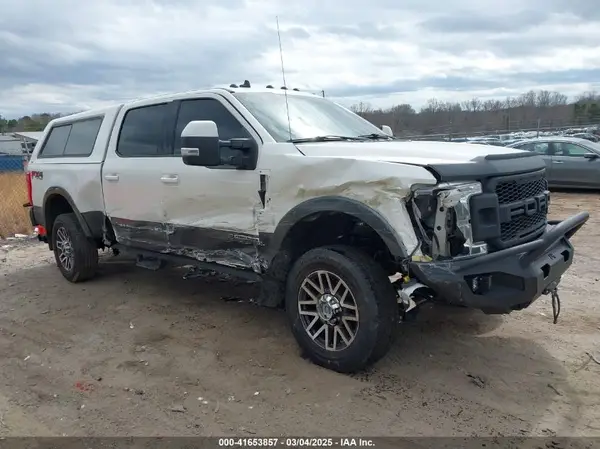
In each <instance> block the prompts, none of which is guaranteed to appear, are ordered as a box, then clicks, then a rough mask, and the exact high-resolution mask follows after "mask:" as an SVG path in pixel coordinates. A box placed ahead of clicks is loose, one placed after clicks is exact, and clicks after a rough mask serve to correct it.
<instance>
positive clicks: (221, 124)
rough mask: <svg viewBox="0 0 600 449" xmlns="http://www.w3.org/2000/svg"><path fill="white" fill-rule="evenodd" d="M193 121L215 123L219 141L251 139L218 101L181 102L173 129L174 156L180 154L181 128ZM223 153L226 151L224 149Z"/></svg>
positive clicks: (206, 99) (210, 99)
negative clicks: (210, 121)
mask: <svg viewBox="0 0 600 449" xmlns="http://www.w3.org/2000/svg"><path fill="white" fill-rule="evenodd" d="M194 120H212V121H213V122H215V123H216V124H217V129H218V130H219V139H221V140H229V139H236V138H252V136H251V135H250V134H249V133H248V131H247V130H246V128H244V126H243V125H242V124H241V123H240V122H239V121H238V120H237V119H236V118H235V117H234V116H233V115H232V114H231V112H229V111H228V110H227V108H226V107H225V106H224V105H223V103H221V102H220V101H218V100H215V99H212V98H204V99H199V100H184V101H182V102H181V107H180V108H179V115H178V117H177V125H176V127H175V144H174V149H175V154H181V132H182V131H183V128H185V127H186V125H187V124H188V123H189V122H191V121H194ZM223 151H226V149H225V148H224V149H223Z"/></svg>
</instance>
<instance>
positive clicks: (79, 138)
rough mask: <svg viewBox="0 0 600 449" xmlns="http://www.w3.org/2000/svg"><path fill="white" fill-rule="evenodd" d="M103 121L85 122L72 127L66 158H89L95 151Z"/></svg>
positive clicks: (66, 147) (66, 148) (76, 123)
mask: <svg viewBox="0 0 600 449" xmlns="http://www.w3.org/2000/svg"><path fill="white" fill-rule="evenodd" d="M100 125H102V119H100V118H97V119H92V120H83V121H81V122H75V123H73V125H71V134H69V139H68V140H67V145H66V146H65V152H64V155H65V156H89V155H90V154H92V151H94V145H95V144H96V138H97V137H98V131H100Z"/></svg>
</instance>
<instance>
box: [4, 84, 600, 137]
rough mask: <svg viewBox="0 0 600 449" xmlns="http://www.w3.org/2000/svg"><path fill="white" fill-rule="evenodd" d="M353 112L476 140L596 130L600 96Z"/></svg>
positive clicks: (552, 95) (15, 123)
mask: <svg viewBox="0 0 600 449" xmlns="http://www.w3.org/2000/svg"><path fill="white" fill-rule="evenodd" d="M351 109H352V110H353V111H354V112H356V113H358V114H359V115H361V116H363V117H364V118H366V119H367V120H369V121H370V122H372V123H373V124H375V125H377V126H381V125H389V126H390V127H391V128H392V130H393V131H394V134H395V135H397V136H410V135H434V134H439V135H461V134H465V135H466V134H472V135H474V134H489V133H505V132H511V131H519V130H531V129H537V128H540V129H548V128H561V127H568V126H582V125H597V124H600V93H597V92H584V93H583V94H581V95H579V96H577V97H576V98H575V99H574V101H572V102H569V101H568V98H567V96H566V95H563V94H561V93H560V92H551V91H547V90H539V91H534V90H532V91H529V92H526V93H524V94H522V95H519V96H516V97H508V98H506V99H504V100H481V99H479V98H472V99H470V100H467V101H463V102H448V101H440V100H438V99H436V98H432V99H430V100H428V101H427V103H426V104H425V105H424V106H423V107H421V108H420V109H419V110H418V111H417V110H416V109H415V108H413V106H411V105H410V104H399V105H397V106H393V107H391V108H388V109H380V108H379V109H378V108H373V107H372V106H371V105H369V104H368V103H365V102H360V103H358V104H355V105H353V106H352V107H351ZM61 115H64V114H55V113H47V112H44V113H38V114H32V115H25V116H23V117H20V118H13V119H6V118H3V117H2V116H0V133H3V132H19V131H43V130H44V128H45V127H46V125H47V124H48V122H49V121H50V120H53V119H55V118H57V117H60V116H61Z"/></svg>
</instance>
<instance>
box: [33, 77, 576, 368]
mask: <svg viewBox="0 0 600 449" xmlns="http://www.w3.org/2000/svg"><path fill="white" fill-rule="evenodd" d="M247 85H248V84H247V83H245V85H244V86H239V87H238V86H236V85H232V86H231V87H230V88H215V89H209V90H202V91H194V92H186V93H180V94H175V95H168V96H162V97H158V98H151V99H145V100H139V101H133V102H129V103H124V104H119V105H115V106H111V107H106V108H103V109H96V110H91V111H87V112H82V113H78V114H74V115H70V116H67V117H62V118H59V119H56V120H53V121H52V122H51V123H49V124H48V126H47V128H46V130H45V131H44V136H43V138H41V139H40V141H39V142H38V144H37V145H36V148H35V150H34V151H33V154H32V157H31V160H30V162H29V165H28V168H27V179H28V183H29V195H30V200H29V201H30V202H29V204H27V205H26V206H30V216H31V220H32V224H33V225H34V226H35V227H37V230H38V234H39V238H40V239H41V240H43V241H44V242H47V243H48V246H49V248H50V249H51V250H53V251H54V254H55V256H56V262H57V264H58V267H59V269H60V271H61V273H62V274H63V276H64V277H65V278H66V279H67V280H69V281H71V282H80V281H84V280H87V279H90V278H92V277H93V276H94V274H95V272H96V268H97V265H98V250H99V249H105V248H112V250H113V251H114V252H115V253H116V254H117V253H119V252H121V253H123V252H127V253H132V254H134V255H136V256H137V260H138V264H139V265H141V266H143V267H146V268H150V269H158V268H160V267H163V266H165V265H172V264H175V265H179V266H185V265H193V266H194V267H197V269H200V270H205V269H210V270H216V271H223V272H226V273H231V274H234V275H239V276H246V277H249V278H251V279H256V280H259V281H261V283H262V284H261V285H262V294H261V297H260V300H259V303H260V304H262V305H265V306H270V307H283V308H285V309H286V313H287V315H288V316H289V319H290V323H291V328H292V331H293V333H294V335H295V337H296V339H297V341H298V344H299V345H300V346H301V347H302V349H303V351H304V352H305V354H307V355H308V356H309V357H310V358H311V359H312V360H313V361H314V362H315V363H317V364H320V365H322V366H326V367H328V368H331V369H334V370H337V371H340V372H352V371H356V370H360V369H363V368H364V367H366V366H368V365H369V364H371V363H374V362H375V361H376V360H378V359H380V358H381V357H382V356H383V355H384V354H385V353H386V352H387V350H388V349H389V347H390V345H391V343H392V341H393V336H394V334H395V329H396V325H397V323H398V322H399V321H401V320H402V318H403V317H405V316H406V314H407V313H412V311H414V310H417V308H418V306H419V305H420V304H421V303H422V302H423V301H438V302H443V303H446V304H451V305H457V306H463V307H471V308H476V309H480V310H483V311H484V312H486V313H509V312H511V311H513V310H519V309H523V308H525V307H527V306H529V305H530V304H531V303H532V302H533V301H534V300H535V299H537V298H538V297H539V296H541V295H542V294H548V293H550V292H555V291H556V286H557V285H558V282H559V280H560V278H561V276H562V275H563V273H564V272H565V271H566V270H567V269H568V268H569V266H570V265H571V263H572V261H573V247H572V246H571V244H570V242H569V239H570V238H571V236H572V235H573V234H574V233H575V232H577V230H578V229H579V228H580V227H581V226H582V225H583V224H584V223H585V222H586V220H587V219H588V214H587V213H586V212H581V213H579V214H577V215H575V216H573V217H570V218H568V219H566V220H564V221H562V222H549V221H548V220H547V213H548V205H549V192H548V188H547V182H546V178H545V171H544V170H545V169H544V167H545V166H544V161H543V160H542V159H541V158H540V157H538V156H536V155H535V154H534V153H530V152H524V151H518V150H512V149H507V148H498V147H491V146H484V145H472V144H462V143H446V142H402V141H399V140H398V139H395V138H394V137H392V136H390V135H389V133H388V132H383V131H381V130H380V129H379V128H377V127H375V126H374V125H372V124H371V123H369V122H367V121H366V120H364V119H362V118H361V117H359V116H358V115H356V114H354V113H352V112H351V111H349V110H348V109H346V108H344V107H342V106H340V105H338V104H336V103H334V102H332V101H329V100H327V99H325V98H321V97H318V96H315V95H311V94H308V93H302V92H297V91H295V90H287V89H273V88H270V86H267V88H253V87H246V86H247Z"/></svg>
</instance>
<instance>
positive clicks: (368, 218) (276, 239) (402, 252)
mask: <svg viewBox="0 0 600 449" xmlns="http://www.w3.org/2000/svg"><path fill="white" fill-rule="evenodd" d="M322 213H340V214H344V215H346V216H349V217H352V218H354V219H356V220H359V221H361V222H363V223H365V224H366V225H367V226H369V227H370V228H372V229H373V230H374V231H375V232H376V233H377V235H378V236H379V238H380V239H381V240H382V241H383V243H384V244H385V246H386V247H387V249H388V251H389V252H390V254H391V255H392V256H393V257H394V258H395V259H396V260H401V259H404V258H406V257H408V252H407V250H406V247H405V246H404V243H403V242H402V239H401V238H400V236H399V235H398V233H397V232H396V231H395V229H394V228H393V227H392V226H391V225H390V223H389V222H388V221H387V220H386V219H385V217H383V215H382V214H381V213H379V212H378V211H377V210H375V209H373V208H372V207H370V206H368V205H366V204H365V203H362V202H360V201H358V200H355V199H352V198H346V197H341V196H322V197H318V198H311V199H309V200H306V201H304V202H302V203H300V204H298V205H296V206H294V207H293V208H292V209H290V210H289V211H288V212H287V213H286V214H285V215H284V216H283V218H282V219H281V220H280V221H279V223H278V224H277V227H276V228H275V232H274V233H273V235H272V237H271V239H270V241H269V243H268V249H267V251H266V258H267V260H268V261H269V262H270V261H271V260H272V259H273V257H275V255H276V254H277V253H278V252H279V251H280V250H281V249H283V247H284V246H285V241H286V239H287V238H289V236H290V235H291V234H290V233H291V232H292V231H293V229H294V227H295V226H297V225H298V224H299V223H302V222H305V221H306V220H310V219H311V217H312V216H317V215H319V214H322Z"/></svg>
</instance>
